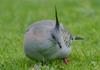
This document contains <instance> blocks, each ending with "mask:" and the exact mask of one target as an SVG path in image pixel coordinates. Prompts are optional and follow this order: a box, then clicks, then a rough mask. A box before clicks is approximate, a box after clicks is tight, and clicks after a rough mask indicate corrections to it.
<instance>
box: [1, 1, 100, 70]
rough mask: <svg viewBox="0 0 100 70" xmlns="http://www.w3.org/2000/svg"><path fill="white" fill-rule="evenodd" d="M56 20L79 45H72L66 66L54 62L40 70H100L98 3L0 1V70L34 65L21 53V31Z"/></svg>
mask: <svg viewBox="0 0 100 70" xmlns="http://www.w3.org/2000/svg"><path fill="white" fill-rule="evenodd" d="M55 4H56V5H57V9H58V15H59V20H60V21H61V22H62V23H63V24H64V26H65V28H67V29H68V30H69V31H70V32H71V33H72V34H73V35H80V36H83V37H84V38H85V39H84V40H83V41H74V42H73V43H72V46H71V47H72V52H71V55H70V56H69V60H70V62H69V64H68V65H64V64H63V63H62V61H60V60H55V61H53V62H52V63H50V64H49V65H48V66H47V67H45V66H43V67H41V70H49V69H48V68H50V69H51V70H99V69H100V1H99V0H0V70H29V69H31V68H32V67H33V66H34V64H36V62H35V61H31V60H30V59H28V58H27V57H26V56H25V54H24V51H23V39H24V33H25V29H26V28H27V27H28V26H29V25H30V24H32V23H33V22H35V21H39V20H44V19H55V13H54V5H55Z"/></svg>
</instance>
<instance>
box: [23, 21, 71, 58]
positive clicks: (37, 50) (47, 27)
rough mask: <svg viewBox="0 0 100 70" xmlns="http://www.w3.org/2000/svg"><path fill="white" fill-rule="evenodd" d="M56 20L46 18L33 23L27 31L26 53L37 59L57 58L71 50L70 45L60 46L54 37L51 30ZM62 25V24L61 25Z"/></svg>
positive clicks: (64, 55)
mask: <svg viewBox="0 0 100 70" xmlns="http://www.w3.org/2000/svg"><path fill="white" fill-rule="evenodd" d="M55 24H56V22H55V21H53V20H45V21H40V22H36V23H33V24H32V25H31V26H29V27H28V29H27V31H26V33H25V42H24V49H25V54H26V55H27V56H28V57H30V58H32V59H35V60H43V59H55V58H63V57H66V55H67V54H69V52H70V48H69V47H64V48H62V49H61V48H59V47H58V44H57V43H56V42H55V41H54V40H53V39H52V36H51V31H52V30H53V29H54V27H55ZM61 27H62V25H61Z"/></svg>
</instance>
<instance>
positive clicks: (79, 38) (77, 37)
mask: <svg viewBox="0 0 100 70" xmlns="http://www.w3.org/2000/svg"><path fill="white" fill-rule="evenodd" d="M83 39H84V38H83V37H80V36H74V37H73V39H72V40H83Z"/></svg>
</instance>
